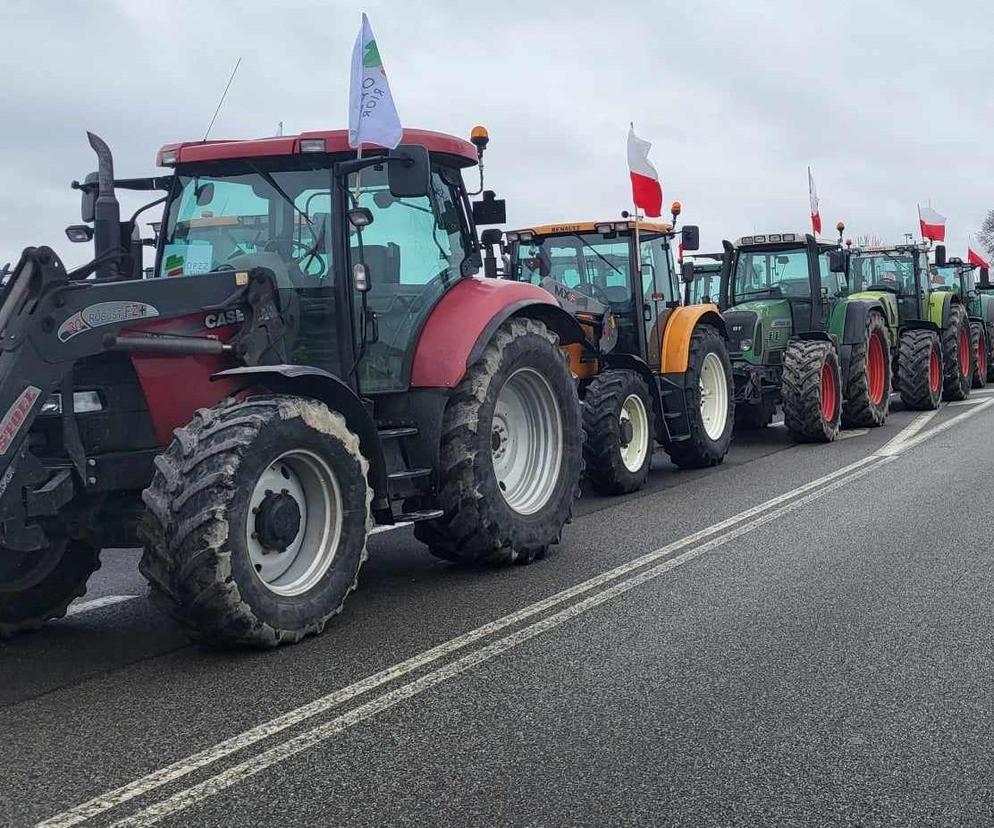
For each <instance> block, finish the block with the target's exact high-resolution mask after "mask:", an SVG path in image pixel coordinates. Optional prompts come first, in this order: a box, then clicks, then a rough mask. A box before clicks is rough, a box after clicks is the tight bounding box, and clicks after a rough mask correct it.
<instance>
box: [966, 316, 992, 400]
mask: <svg viewBox="0 0 994 828" xmlns="http://www.w3.org/2000/svg"><path fill="white" fill-rule="evenodd" d="M970 347H971V348H973V387H974V388H984V387H985V386H986V385H987V377H988V376H989V374H990V370H991V369H990V365H988V364H987V355H988V353H989V351H990V347H989V345H988V343H987V331H986V329H985V328H984V323H983V322H971V323H970Z"/></svg>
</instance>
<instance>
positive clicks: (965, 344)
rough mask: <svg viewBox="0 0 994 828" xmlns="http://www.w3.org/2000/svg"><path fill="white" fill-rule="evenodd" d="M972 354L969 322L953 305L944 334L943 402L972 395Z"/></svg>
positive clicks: (958, 307)
mask: <svg viewBox="0 0 994 828" xmlns="http://www.w3.org/2000/svg"><path fill="white" fill-rule="evenodd" d="M973 353H974V352H973V348H972V346H971V343H970V320H969V318H968V317H967V315H966V310H964V308H963V307H962V306H961V305H954V306H953V308H952V310H951V311H950V315H949V324H948V325H947V326H946V327H945V329H944V330H943V331H942V367H943V376H942V399H944V400H949V401H956V400H965V399H966V398H967V397H969V396H970V386H971V384H972V382H973Z"/></svg>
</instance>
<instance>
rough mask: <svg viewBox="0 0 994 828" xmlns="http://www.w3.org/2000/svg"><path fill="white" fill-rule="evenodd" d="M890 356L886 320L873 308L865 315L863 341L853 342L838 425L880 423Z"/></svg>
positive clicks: (886, 400)
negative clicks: (840, 421)
mask: <svg viewBox="0 0 994 828" xmlns="http://www.w3.org/2000/svg"><path fill="white" fill-rule="evenodd" d="M890 386H891V355H890V342H889V341H888V339H887V323H886V322H885V321H884V317H883V315H882V314H881V313H879V312H877V311H870V312H869V313H868V314H867V315H866V332H865V335H864V337H863V341H862V342H860V343H857V344H855V345H853V349H852V356H851V357H850V360H849V378H848V381H847V383H846V394H845V401H844V402H843V404H842V427H843V428H864V427H871V428H872V427H874V426H881V425H883V424H884V422H885V421H886V419H887V413H888V412H889V411H890Z"/></svg>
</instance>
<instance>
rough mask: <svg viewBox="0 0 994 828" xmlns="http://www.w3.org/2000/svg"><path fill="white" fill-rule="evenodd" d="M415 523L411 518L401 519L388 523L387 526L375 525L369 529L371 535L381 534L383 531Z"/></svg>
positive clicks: (390, 530)
mask: <svg viewBox="0 0 994 828" xmlns="http://www.w3.org/2000/svg"><path fill="white" fill-rule="evenodd" d="M413 525H414V524H413V523H412V522H411V521H409V520H404V521H401V522H400V523H388V524H387V525H385V526H374V527H373V528H372V529H370V530H369V534H370V535H380V534H382V533H383V532H392V531H393V530H394V529H403V528H404V527H405V526H413Z"/></svg>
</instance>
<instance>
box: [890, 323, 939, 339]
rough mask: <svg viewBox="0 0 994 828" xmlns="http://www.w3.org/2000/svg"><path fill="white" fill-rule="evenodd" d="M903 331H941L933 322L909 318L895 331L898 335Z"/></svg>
mask: <svg viewBox="0 0 994 828" xmlns="http://www.w3.org/2000/svg"><path fill="white" fill-rule="evenodd" d="M905 331H934V332H935V333H942V329H941V328H940V327H939V326H938V325H936V324H935V323H934V322H929V321H928V320H927V319H909V320H908V321H907V322H902V323H901V327H900V328H898V331H897V333H898V336H900V335H901V334H902V333H904V332H905Z"/></svg>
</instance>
